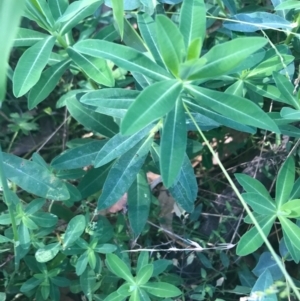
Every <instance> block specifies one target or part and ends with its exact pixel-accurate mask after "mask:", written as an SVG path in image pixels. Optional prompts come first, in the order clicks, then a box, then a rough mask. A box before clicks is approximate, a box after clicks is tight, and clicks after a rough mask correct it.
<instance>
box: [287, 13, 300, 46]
mask: <svg viewBox="0 0 300 301" xmlns="http://www.w3.org/2000/svg"><path fill="white" fill-rule="evenodd" d="M296 23H297V25H296V27H294V28H293V29H292V31H291V32H290V33H289V35H288V36H287V37H286V39H285V42H284V44H286V45H289V44H290V43H291V41H292V39H293V37H294V36H295V33H296V32H297V30H298V28H299V26H300V14H298V16H297V19H296Z"/></svg>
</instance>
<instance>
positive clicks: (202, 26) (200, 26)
mask: <svg viewBox="0 0 300 301" xmlns="http://www.w3.org/2000/svg"><path fill="white" fill-rule="evenodd" d="M179 29H180V31H181V33H182V35H183V37H184V42H185V46H186V48H189V46H190V45H192V43H195V41H196V43H197V44H198V43H200V45H199V46H200V47H199V46H198V47H197V48H198V51H197V52H198V54H197V55H196V53H197V52H195V55H193V57H192V58H198V57H199V55H200V52H201V46H202V45H201V44H202V42H203V41H204V39H205V35H206V7H205V2H204V1H203V0H190V1H183V3H182V6H181V9H180V21H179Z"/></svg>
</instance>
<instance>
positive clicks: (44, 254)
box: [35, 243, 61, 262]
mask: <svg viewBox="0 0 300 301" xmlns="http://www.w3.org/2000/svg"><path fill="white" fill-rule="evenodd" d="M60 249H61V245H60V243H52V244H49V245H47V246H45V247H43V248H39V249H38V250H37V251H36V252H35V259H36V260H37V261H38V262H48V261H50V260H52V259H53V258H54V257H55V256H56V255H57V254H58V252H59V251H60Z"/></svg>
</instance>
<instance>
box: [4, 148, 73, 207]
mask: <svg viewBox="0 0 300 301" xmlns="http://www.w3.org/2000/svg"><path fill="white" fill-rule="evenodd" d="M3 159H4V160H3V164H4V167H5V172H6V176H7V178H8V179H10V180H11V181H12V182H13V183H15V184H17V185H18V186H20V187H21V188H22V189H24V190H25V191H27V192H29V193H33V194H35V195H38V196H40V197H43V198H45V199H51V200H57V201H59V200H66V199H68V198H69V197H70V195H69V192H68V190H67V188H66V186H65V184H64V183H63V182H62V181H60V180H59V179H57V178H56V177H55V176H54V175H53V174H51V173H50V172H49V170H48V169H46V168H44V167H42V166H41V165H39V164H37V163H35V162H31V161H28V160H25V159H22V158H19V157H17V156H14V155H11V154H5V153H3Z"/></svg>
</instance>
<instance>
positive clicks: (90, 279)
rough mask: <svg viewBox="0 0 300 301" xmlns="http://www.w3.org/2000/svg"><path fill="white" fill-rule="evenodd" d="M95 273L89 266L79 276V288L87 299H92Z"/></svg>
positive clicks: (90, 300)
mask: <svg viewBox="0 0 300 301" xmlns="http://www.w3.org/2000/svg"><path fill="white" fill-rule="evenodd" d="M96 279H97V276H96V273H95V272H94V271H93V270H92V269H90V268H89V267H88V268H87V269H86V270H85V271H84V272H83V274H82V275H81V276H80V288H81V289H82V291H83V293H84V294H85V296H87V298H88V300H89V301H92V300H94V298H93V296H94V291H95V287H97V286H96Z"/></svg>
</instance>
